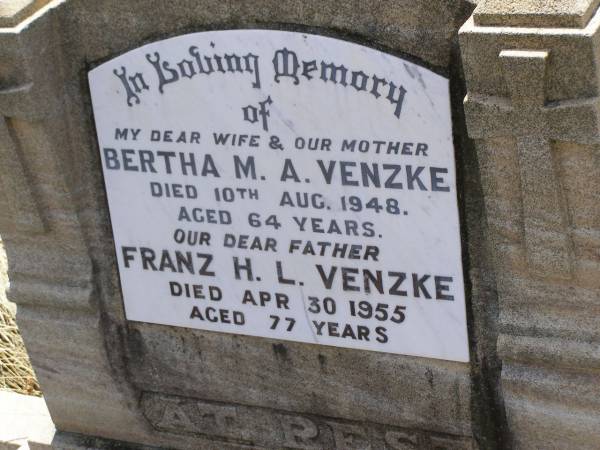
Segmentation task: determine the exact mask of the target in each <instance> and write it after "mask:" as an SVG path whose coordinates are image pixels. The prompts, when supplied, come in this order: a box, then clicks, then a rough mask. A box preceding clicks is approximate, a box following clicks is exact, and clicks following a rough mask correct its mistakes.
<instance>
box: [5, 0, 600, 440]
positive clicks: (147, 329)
mask: <svg viewBox="0 0 600 450" xmlns="http://www.w3.org/2000/svg"><path fill="white" fill-rule="evenodd" d="M9 3H13V6H14V5H16V4H19V5H26V4H27V5H29V6H27V9H26V10H27V11H28V13H27V14H26V15H25V16H24V17H23V16H18V18H15V17H17V16H16V14H17V13H14V14H13V13H11V14H12V15H11V14H7V15H6V16H5V17H8V18H9V19H10V20H8V19H6V21H4V22H0V27H4V28H0V167H2V176H1V177H0V234H2V238H3V240H4V244H5V247H6V251H7V255H8V264H9V276H10V279H11V290H10V292H9V297H10V299H11V300H13V301H15V302H16V303H17V304H18V307H19V309H18V321H19V325H20V327H21V330H22V332H23V335H24V338H25V342H26V344H27V346H28V349H29V351H30V354H31V359H32V362H33V364H34V366H35V369H36V372H37V375H38V377H39V379H40V381H41V384H42V387H43V389H44V393H45V397H46V400H47V402H48V407H49V410H50V413H51V415H52V418H53V420H54V422H55V423H56V426H57V428H58V429H59V430H60V431H61V433H59V434H58V435H57V438H56V447H57V448H100V447H102V448H105V447H108V448H115V445H116V444H114V442H109V441H107V440H105V439H112V440H122V441H128V442H130V443H137V444H138V445H139V446H140V447H139V448H149V447H150V446H154V447H168V448H177V449H199V448H200V449H215V450H216V449H219V450H227V449H241V448H246V449H248V448H272V449H280V448H297V449H319V448H327V449H329V448H338V449H366V448H371V449H414V448H444V449H467V448H472V447H476V448H485V449H493V448H501V447H510V446H514V447H517V448H527V449H529V448H593V447H594V446H597V442H598V441H599V440H600V436H598V430H600V427H598V425H599V423H598V422H600V415H599V414H598V411H600V408H599V403H600V397H599V395H598V389H597V387H598V381H599V380H598V375H597V367H598V362H599V359H600V355H599V352H598V341H599V336H598V331H597V330H599V329H600V327H599V326H598V325H599V323H598V321H599V320H600V319H598V317H600V315H598V314H597V313H596V312H597V309H598V306H599V295H598V294H599V290H600V283H599V279H600V277H599V276H598V273H599V269H600V267H599V259H600V255H599V247H600V245H599V243H600V223H599V211H598V208H599V203H600V202H598V197H599V188H600V170H599V164H598V163H599V161H598V159H599V157H598V155H599V152H598V144H597V142H598V140H599V139H598V136H599V133H598V123H599V122H598V111H597V109H598V103H597V95H598V94H597V92H596V91H597V86H598V81H599V74H598V72H597V67H598V64H597V58H598V56H597V55H598V51H597V49H598V42H597V41H598V33H597V32H596V31H597V24H598V22H599V21H600V16H599V15H598V14H595V15H594V14H593V13H594V8H595V4H594V3H593V2H591V1H589V2H583V1H579V2H575V3H576V5H574V4H573V2H553V4H554V6H555V7H554V8H553V9H552V10H548V9H544V8H540V7H539V6H540V5H541V2H538V3H539V5H538V6H537V7H536V3H534V2H525V1H512V2H503V3H502V2H492V1H488V2H481V4H480V5H479V7H478V10H477V13H476V17H477V18H478V19H477V22H475V21H474V20H473V19H470V20H469V21H468V22H467V24H466V25H465V26H464V27H463V29H462V37H461V47H462V58H463V59H462V61H461V57H460V54H459V50H458V29H459V27H460V26H461V25H462V24H463V23H464V22H465V20H467V18H468V17H469V15H470V14H471V13H472V10H473V7H474V5H473V2H468V1H462V0H439V1H434V2H431V1H425V0H393V1H392V0H389V1H388V0H384V1H380V0H377V1H376V0H367V1H350V0H345V1H337V0H320V1H312V0H311V1H300V0H256V1H233V0H218V1H217V0H200V1H196V0H193V1H192V0H187V1H186V0H173V1H169V2H166V1H162V0H161V1H158V0H157V1H148V0H144V1H142V0H138V1H136V0H126V1H125V0H79V1H52V2H49V3H48V4H46V5H44V2H29V3H28V2H18V1H15V0H9ZM503 4H504V5H505V6H506V5H511V8H504V7H503V6H502V5H503ZM3 6H4V5H3ZM17 6H18V5H17ZM14 10H15V11H17V10H19V11H20V9H19V8H15V9H14ZM21 10H22V9H21ZM1 16H2V15H1V14H0V17H1ZM484 16H486V17H487V18H488V19H489V20H488V19H482V18H483V17H484ZM528 17H530V18H529V19H528ZM531 17H533V18H531ZM568 17H575V18H576V19H575V20H574V19H572V18H568ZM565 18H566V19H565ZM481 20H484V21H485V20H487V22H481ZM483 24H485V25H486V26H482V25H483ZM523 25H527V26H528V27H529V28H519V27H518V26H523ZM536 26H554V27H559V26H562V27H563V28H553V29H536V28H533V27H536ZM253 27H260V28H274V29H286V30H287V29H289V30H302V31H310V32H313V33H321V34H326V35H330V36H334V37H338V38H342V39H349V40H352V41H356V42H359V43H361V44H364V45H370V46H374V47H377V48H381V49H384V50H386V51H389V52H391V53H396V54H402V55H409V56H410V57H412V58H415V59H417V60H419V61H421V62H422V63H423V64H426V65H429V66H433V67H436V68H438V69H441V70H443V71H445V72H446V73H447V74H448V75H449V76H450V78H451V85H452V100H453V114H454V117H453V118H454V130H455V144H456V152H457V153H456V156H457V166H458V175H459V189H460V199H459V200H460V208H461V218H462V226H463V248H464V263H465V268H466V270H467V271H468V274H467V275H468V277H467V295H468V318H469V332H470V342H471V364H470V365H468V364H459V363H450V362H444V361H435V360H428V359H425V358H411V357H403V356H397V355H387V354H378V353H372V352H364V351H356V350H351V349H338V348H330V347H322V346H313V345H306V344H300V343H291V342H277V341H272V340H268V339H263V338H253V337H246V336H234V335H228V334H220V333H209V332H203V331H195V330H187V329H179V328H171V327H166V326H158V325H149V324H141V323H128V322H127V321H126V320H125V319H124V314H123V308H122V299H121V294H120V288H119V284H118V278H117V272H116V261H115V256H114V249H113V242H112V236H111V232H110V226H109V217H108V209H107V203H106V198H105V196H104V190H103V185H102V176H101V168H100V163H99V155H98V149H97V144H96V142H95V132H94V129H93V122H92V111H91V105H90V99H89V91H88V87H87V79H86V74H87V71H88V70H89V69H90V68H91V67H93V66H94V65H95V64H98V63H100V62H102V61H105V60H107V59H110V58H112V57H114V56H116V55H119V54H121V53H123V52H125V51H127V50H129V49H131V48H135V47H138V46H139V45H141V44H143V43H145V42H149V41H153V40H157V39H162V38H165V37H168V36H172V35H177V34H182V33H185V32H192V31H202V30H207V29H228V28H253ZM463 66H464V69H463ZM464 80H466V86H467V88H468V96H467V101H466V104H465V109H464V110H463V105H462V100H463V97H464V95H465V87H464ZM463 111H465V112H466V118H467V124H468V131H469V134H470V136H471V138H473V141H471V140H469V139H468V137H467V130H466V126H465V119H464V116H463V114H464V113H463ZM84 435H88V437H84ZM90 436H93V437H90ZM128 445H129V444H128ZM131 445H133V444H131ZM130 448H131V447H130Z"/></svg>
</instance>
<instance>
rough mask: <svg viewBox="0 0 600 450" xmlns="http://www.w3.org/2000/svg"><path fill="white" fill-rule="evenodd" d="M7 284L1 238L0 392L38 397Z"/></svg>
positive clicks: (37, 387) (38, 390) (39, 393)
mask: <svg viewBox="0 0 600 450" xmlns="http://www.w3.org/2000/svg"><path fill="white" fill-rule="evenodd" d="M7 281H8V278H7V276H6V258H5V256H4V250H3V248H2V240H1V239H0V389H9V390H11V391H15V392H18V393H20V394H27V395H36V396H41V395H42V393H41V391H40V386H39V384H38V382H37V379H36V378H35V373H33V369H32V367H31V363H30V362H29V357H28V356H27V350H25V345H24V344H23V339H22V338H21V334H20V333H19V329H18V328H17V323H16V322H15V316H14V313H13V310H12V309H11V307H10V304H9V303H8V302H7V300H6V298H5V295H4V290H5V288H6V284H7ZM13 306H14V305H13Z"/></svg>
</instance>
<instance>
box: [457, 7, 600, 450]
mask: <svg viewBox="0 0 600 450" xmlns="http://www.w3.org/2000/svg"><path fill="white" fill-rule="evenodd" d="M501 3H505V5H504V6H502V5H501ZM547 3H548V2H532V1H529V2H528V1H522V2H521V1H519V2H514V1H513V2H496V1H487V2H483V3H482V4H480V5H479V6H478V8H477V10H476V12H475V15H474V16H475V21H473V19H471V20H469V21H468V22H467V23H466V24H465V25H464V27H463V28H462V29H461V32H460V42H461V50H462V55H463V64H464V73H465V78H466V82H467V89H468V95H467V97H466V99H465V112H466V117H467V125H468V130H469V135H470V137H471V138H473V139H474V140H475V144H476V148H477V159H478V162H479V167H480V171H481V181H482V186H483V193H484V203H485V213H486V214H485V215H486V236H487V245H488V248H489V249H490V252H491V254H492V255H493V261H494V271H495V279H496V288H497V292H498V299H499V307H500V314H499V318H498V328H499V337H498V343H497V349H498V354H499V356H500V358H501V359H502V373H501V386H502V398H503V400H504V404H505V408H506V415H507V422H508V427H509V430H510V437H511V442H510V443H511V445H512V446H513V447H514V448H523V449H529V448H577V449H584V448H589V449H592V448H598V445H599V442H600V427H599V425H600V412H599V411H600V408H599V406H600V390H599V389H598V387H599V386H600V376H599V375H598V370H597V369H598V367H599V364H600V354H599V352H598V348H599V344H600V334H599V330H600V315H598V308H599V307H600V145H599V144H600V111H599V100H598V80H599V78H598V77H599V76H600V74H599V72H598V62H599V61H598V51H597V49H598V44H599V39H600V36H599V32H598V27H599V24H600V15H599V14H598V13H595V15H592V13H593V12H594V11H595V8H596V5H597V2H595V1H578V2H566V1H565V2H552V3H553V6H552V7H551V8H547V9H546V8H544V7H542V6H545V5H546V4H547ZM513 13H514V14H516V15H517V16H519V19H518V20H515V17H514V16H513V15H512V14H513ZM525 13H531V14H535V17H531V18H529V19H528V18H527V14H525ZM489 14H496V18H495V19H494V20H493V21H488V20H487V19H486V20H484V21H482V20H481V17H485V16H486V15H489ZM504 15H506V17H503V16H504ZM557 15H558V17H557ZM573 17H578V19H577V21H573V20H571V19H572V18H573ZM515 24H519V25H522V26H524V28H515V27H513V26H514V25H515ZM538 24H543V25H544V26H569V27H573V28H569V29H558V28H548V29H536V28H533V27H535V26H537V25H538ZM481 25H494V26H485V27H483V26H481Z"/></svg>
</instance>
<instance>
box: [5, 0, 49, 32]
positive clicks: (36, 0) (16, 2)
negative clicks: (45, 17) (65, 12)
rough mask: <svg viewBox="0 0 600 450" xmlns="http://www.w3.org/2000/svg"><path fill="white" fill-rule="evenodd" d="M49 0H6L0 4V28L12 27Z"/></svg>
mask: <svg viewBox="0 0 600 450" xmlns="http://www.w3.org/2000/svg"><path fill="white" fill-rule="evenodd" d="M48 3H50V0H6V1H2V2H0V28H9V27H14V26H15V25H17V24H19V23H20V22H22V21H23V20H25V19H26V18H27V17H29V16H31V15H32V14H33V13H35V12H36V11H37V10H39V9H40V8H41V7H43V6H45V5H46V4H48Z"/></svg>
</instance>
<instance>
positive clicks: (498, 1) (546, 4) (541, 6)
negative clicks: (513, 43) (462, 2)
mask: <svg viewBox="0 0 600 450" xmlns="http://www.w3.org/2000/svg"><path fill="white" fill-rule="evenodd" d="M598 4H600V0H575V1H574V0H555V1H548V0H483V1H482V2H480V3H479V5H478V6H477V8H476V9H475V12H474V13H473V18H474V21H475V24H476V25H479V26H504V27H540V28H584V27H585V26H586V25H587V23H588V22H589V20H590V19H591V17H592V16H593V14H594V12H595V11H596V9H597V8H598Z"/></svg>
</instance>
